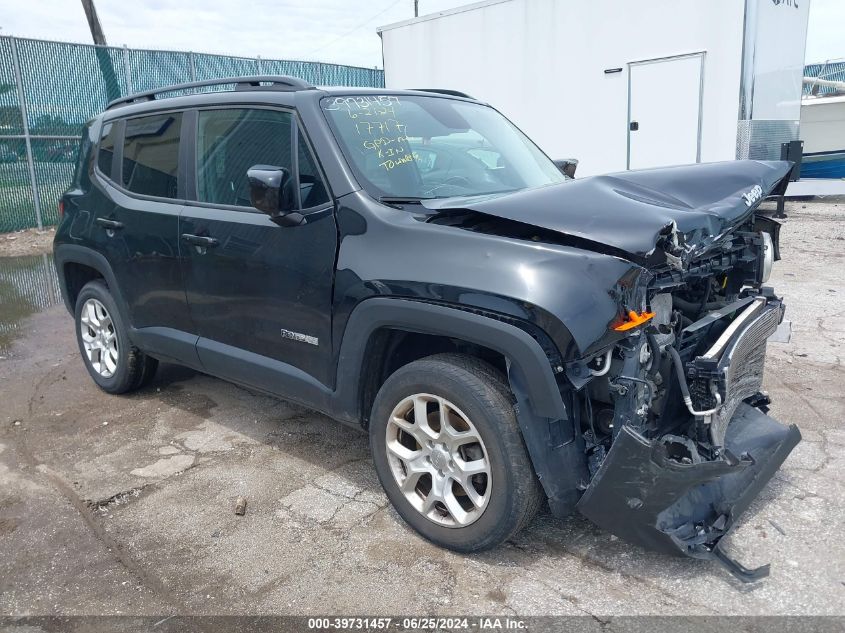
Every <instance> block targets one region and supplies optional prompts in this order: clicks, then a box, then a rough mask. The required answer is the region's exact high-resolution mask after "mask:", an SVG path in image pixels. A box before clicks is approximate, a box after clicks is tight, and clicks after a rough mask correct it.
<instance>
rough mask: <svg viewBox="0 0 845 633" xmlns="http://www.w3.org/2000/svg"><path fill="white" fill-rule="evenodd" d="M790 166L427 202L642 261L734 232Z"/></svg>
mask: <svg viewBox="0 0 845 633" xmlns="http://www.w3.org/2000/svg"><path fill="white" fill-rule="evenodd" d="M791 168H792V163H790V162H786V161H752V160H742V161H727V162H722V163H706V164H698V165H684V166H680V167H666V168H660V169H647V170H642V171H628V172H621V173H617V174H608V175H605V176H593V177H590V178H582V179H576V180H570V181H567V182H564V183H560V184H557V185H551V186H548V187H539V188H536V189H526V190H523V191H518V192H514V193H509V194H498V195H496V194H494V195H488V196H480V197H475V198H453V199H449V200H426V201H424V202H423V204H424V205H425V207H426V208H428V209H431V210H435V211H443V212H452V211H474V212H478V213H484V214H486V215H490V216H495V217H499V218H504V219H508V220H513V221H516V222H521V223H525V224H531V225H533V226H536V227H539V228H542V229H546V230H551V231H556V232H559V233H562V234H565V235H569V236H572V237H574V238H578V239H582V240H584V241H588V242H592V243H597V244H601V245H606V246H609V247H612V248H613V249H615V250H621V251H624V252H625V253H628V254H631V255H633V259H635V260H644V259H646V258H648V256H649V255H650V254H651V253H652V252H653V251H654V250H655V248H656V247H657V246H658V244H659V243H660V242H661V240H662V239H665V238H667V237H668V238H670V239H672V238H674V237H675V235H674V234H675V230H674V229H675V227H676V228H677V233H679V234H680V235H679V236H677V237H679V238H680V239H681V247H682V248H684V244H686V247H685V248H686V249H687V251H688V252H690V253H692V254H695V253H697V252H701V251H703V250H706V248H707V245H709V244H710V243H712V242H713V241H714V240H715V239H716V238H718V237H719V236H720V235H722V234H723V233H724V232H726V231H728V230H730V229H731V228H732V227H734V226H736V225H737V224H740V223H741V222H743V221H744V220H745V219H746V218H747V217H748V215H749V214H750V213H751V212H752V210H753V209H754V208H756V206H757V205H758V204H759V203H760V202H761V201H762V200H763V199H764V198H765V197H766V196H767V195H769V194H770V193H771V192H772V190H774V189H775V188H776V187H777V185H778V184H779V183H780V182H781V181H783V179H784V178H785V177H786V176H787V174H789V172H790V170H791Z"/></svg>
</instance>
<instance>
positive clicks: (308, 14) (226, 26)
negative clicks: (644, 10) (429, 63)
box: [0, 0, 845, 68]
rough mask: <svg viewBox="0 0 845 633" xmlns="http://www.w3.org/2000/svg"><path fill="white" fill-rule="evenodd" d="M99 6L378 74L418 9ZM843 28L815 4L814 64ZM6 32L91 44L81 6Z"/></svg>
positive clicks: (9, 13)
mask: <svg viewBox="0 0 845 633" xmlns="http://www.w3.org/2000/svg"><path fill="white" fill-rule="evenodd" d="M652 1H655V0H652ZM657 1H661V0H657ZM662 1H666V2H670V1H671V0H662ZM737 1H740V0H737ZM802 1H804V2H806V1H808V0H802ZM95 2H96V5H97V9H98V12H99V14H100V22H101V23H102V25H103V30H104V31H105V33H106V38H107V39H108V41H109V44H113V45H122V44H126V45H128V46H130V47H135V48H158V49H174V50H193V51H197V52H204V53H224V54H229V55H244V56H248V57H255V56H256V55H260V56H262V57H268V58H278V59H313V60H321V61H331V62H337V63H342V64H352V65H356V66H367V67H370V68H372V67H373V66H378V67H379V68H381V66H382V60H381V42H380V40H379V37H378V35H376V31H375V30H376V27H378V26H383V25H385V24H390V23H392V22H398V21H400V20H404V19H407V18H410V17H413V11H414V9H413V7H414V2H413V0H370V1H369V2H360V1H359V2H353V1H351V0H95ZM464 4H470V2H469V1H468V0H420V13H421V14H425V13H433V12H436V11H442V10H443V9H449V8H452V7H456V6H460V5H464ZM843 26H845V0H812V2H811V11H810V33H809V38H808V44H807V61H808V62H817V61H824V60H826V59H831V58H842V57H845V34H843V30H842V29H843ZM0 27H2V30H1V31H0V34H3V35H19V36H22V37H36V38H44V39H56V40H64V41H72V42H88V43H90V41H91V36H90V32H89V30H88V24H87V22H86V21H85V14H84V13H83V10H82V4H81V2H80V0H28V1H26V0H24V1H22V0H0Z"/></svg>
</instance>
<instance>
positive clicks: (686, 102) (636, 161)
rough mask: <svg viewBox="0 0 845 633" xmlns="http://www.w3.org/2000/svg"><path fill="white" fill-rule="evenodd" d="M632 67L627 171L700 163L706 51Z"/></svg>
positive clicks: (629, 80) (646, 62)
mask: <svg viewBox="0 0 845 633" xmlns="http://www.w3.org/2000/svg"><path fill="white" fill-rule="evenodd" d="M628 70H629V72H628V169H644V168H648V167H663V166H666V165H686V164H689V163H697V162H700V160H701V105H702V104H701V96H702V87H703V85H702V84H703V79H704V53H695V54H692V55H683V56H680V57H666V58H662V59H652V60H646V61H639V62H632V63H630V64H629V65H628Z"/></svg>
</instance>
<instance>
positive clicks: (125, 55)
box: [123, 44, 135, 95]
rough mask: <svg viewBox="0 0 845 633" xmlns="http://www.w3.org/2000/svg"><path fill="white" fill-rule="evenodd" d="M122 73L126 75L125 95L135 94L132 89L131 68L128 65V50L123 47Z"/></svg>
mask: <svg viewBox="0 0 845 633" xmlns="http://www.w3.org/2000/svg"><path fill="white" fill-rule="evenodd" d="M123 72H124V73H126V94H128V95H131V94H132V93H133V92H135V90H134V88H133V87H132V66H130V65H129V48H128V47H127V46H126V44H124V45H123Z"/></svg>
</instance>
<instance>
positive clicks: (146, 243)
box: [92, 112, 196, 365]
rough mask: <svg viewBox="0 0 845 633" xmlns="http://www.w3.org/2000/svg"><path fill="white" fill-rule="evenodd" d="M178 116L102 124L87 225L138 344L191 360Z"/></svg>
mask: <svg viewBox="0 0 845 633" xmlns="http://www.w3.org/2000/svg"><path fill="white" fill-rule="evenodd" d="M182 121H183V115H182V113H181V112H163V113H156V114H149V115H144V116H137V117H132V118H128V119H118V120H115V121H111V122H106V123H105V124H104V125H103V130H102V134H101V141H100V147H99V150H98V155H97V161H96V164H97V167H96V171H97V179H98V183H97V184H98V186H99V187H100V188H101V190H102V193H103V194H104V195H103V196H102V199H103V201H102V203H101V204H99V205H97V208H96V209H92V212H93V213H94V216H95V217H94V218H93V228H92V230H93V231H94V232H95V233H96V235H97V239H98V241H99V243H100V244H102V252H103V253H104V254H105V255H106V257H107V259H108V260H109V263H110V264H111V267H112V269H113V271H114V273H115V277H116V278H117V282H118V284H119V285H120V292H121V295H122V296H123V298H124V300H125V301H126V303H127V307H128V309H129V318H130V322H131V325H132V327H133V329H134V330H135V333H134V334H133V336H134V337H135V338H136V339H137V340H138V341H139V342H140V343H141V344H142V346H143V347H144V348H145V350H146V351H149V352H152V353H155V354H157V355H161V356H166V357H171V358H174V359H176V360H179V361H181V362H185V363H188V364H193V365H196V355H195V351H194V349H193V342H192V341H191V340H190V335H189V332H190V330H191V328H192V325H191V321H190V318H189V315H188V304H187V301H186V300H185V293H184V290H183V284H182V277H181V271H180V264H179V240H178V238H179V234H178V231H179V211H180V210H181V208H182V205H183V202H184V191H183V189H184V185H183V184H182V183H181V178H180V175H179V160H180V155H181V154H180V152H181V151H182V150H181V149H180V138H181V126H182ZM194 339H196V337H195V336H194ZM173 341H182V344H178V343H177V345H176V346H175V347H174V346H173V345H172V344H171V343H172V342H173Z"/></svg>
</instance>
